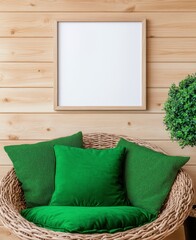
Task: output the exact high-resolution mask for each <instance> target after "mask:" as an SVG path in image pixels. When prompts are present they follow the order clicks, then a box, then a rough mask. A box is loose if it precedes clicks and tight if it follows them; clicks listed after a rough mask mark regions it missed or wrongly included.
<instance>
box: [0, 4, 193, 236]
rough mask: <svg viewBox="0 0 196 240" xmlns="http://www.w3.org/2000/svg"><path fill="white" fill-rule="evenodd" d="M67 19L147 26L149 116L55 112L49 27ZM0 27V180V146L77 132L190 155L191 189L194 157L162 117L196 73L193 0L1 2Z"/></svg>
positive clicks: (3, 160) (2, 167)
mask: <svg viewBox="0 0 196 240" xmlns="http://www.w3.org/2000/svg"><path fill="white" fill-rule="evenodd" d="M71 12H75V13H78V12H82V14H85V12H91V13H92V15H93V14H94V12H97V13H98V14H107V12H109V13H110V14H112V13H115V14H118V15H119V16H121V15H127V16H131V17H133V18H137V17H142V18H146V19H147V111H138V112H137V111H132V112H121V113H120V112H110V113H108V112H98V113H97V112H55V111H54V110H53V81H54V72H53V71H54V65H53V37H54V34H53V20H54V19H56V18H59V17H61V18H66V17H67V16H68V15H69V14H71ZM76 17H77V15H76ZM0 24H1V27H0V176H3V175H4V174H5V173H6V172H7V170H8V169H10V167H11V162H10V160H9V159H8V157H7V156H6V154H5V153H4V150H3V146H4V145H11V144H21V143H32V142H36V141H41V140H45V139H50V138H57V137H61V136H65V135H68V134H72V133H75V132H76V131H79V130H82V131H83V132H86V133H88V132H108V133H117V134H118V133H120V134H125V135H130V136H132V137H136V138H142V139H145V140H148V141H150V142H152V143H154V144H157V145H158V146H160V147H162V148H163V149H164V150H165V151H167V152H168V153H169V154H173V155H175V154H181V155H190V156H191V160H190V162H189V163H188V164H187V165H186V167H185V168H186V169H187V170H188V171H189V173H190V175H191V176H192V177H193V179H194V182H195V183H196V150H195V148H185V149H184V150H182V149H180V148H179V147H178V145H177V144H176V143H172V142H171V141H170V138H169V134H168V133H167V132H166V131H165V127H164V125H163V117H164V112H163V110H162V108H163V103H164V101H165V100H166V98H167V92H168V88H169V87H170V85H171V84H172V83H178V82H179V81H180V80H182V79H183V78H184V77H185V76H186V75H187V74H190V73H193V72H195V71H196V1H195V0H168V1H165V0H163V1H159V0H126V1H125V0H77V1H72V0H50V1H47V0H23V1H17V0H6V1H3V0H0ZM179 239H180V237H179Z"/></svg>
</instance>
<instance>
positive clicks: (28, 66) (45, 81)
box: [0, 63, 54, 88]
mask: <svg viewBox="0 0 196 240" xmlns="http://www.w3.org/2000/svg"><path fill="white" fill-rule="evenodd" d="M53 76H54V73H53V64H52V63H1V64H0V88H1V87H3V88H5V87H10V88H13V87H20V88H22V87H52V86H53Z"/></svg>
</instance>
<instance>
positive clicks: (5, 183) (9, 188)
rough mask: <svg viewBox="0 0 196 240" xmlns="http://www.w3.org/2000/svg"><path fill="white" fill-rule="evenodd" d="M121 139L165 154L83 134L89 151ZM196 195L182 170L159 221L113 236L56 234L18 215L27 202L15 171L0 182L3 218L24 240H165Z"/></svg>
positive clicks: (109, 136)
mask: <svg viewBox="0 0 196 240" xmlns="http://www.w3.org/2000/svg"><path fill="white" fill-rule="evenodd" d="M120 137H124V138H125V139H127V140H128V141H132V142H136V143H138V144H139V145H144V146H146V147H149V148H151V149H154V150H155V151H159V152H163V151H162V150H161V149H159V148H158V147H156V146H152V145H150V144H149V143H146V142H143V141H140V140H136V139H131V138H129V137H125V136H117V135H112V134H100V133H95V134H84V144H85V147H86V148H98V149H103V148H111V147H114V146H115V145H116V143H117V142H118V140H119V138H120ZM193 196H194V191H193V187H192V181H191V179H190V177H189V176H188V175H187V174H186V173H185V172H184V171H183V170H180V171H179V173H178V175H177V178H176V180H175V182H174V184H173V187H172V189H171V192H170V194H169V196H168V199H167V200H166V202H165V204H164V206H163V207H162V210H161V212H160V214H159V216H158V218H157V219H156V220H155V221H153V222H151V223H148V224H145V225H143V226H141V227H137V228H134V229H131V230H128V231H124V232H118V233H114V234H108V233H106V234H103V233H102V234H72V233H62V232H54V231H51V230H47V229H44V228H40V227H37V226H36V225H35V224H33V223H30V222H28V221H27V220H25V219H24V218H23V217H22V216H21V215H20V213H19V212H20V210H21V209H24V208H25V203H24V198H23V194H22V190H21V187H20V184H19V182H18V180H17V178H16V175H15V172H14V169H12V170H11V171H10V172H9V173H8V174H7V175H6V176H5V177H4V178H3V179H2V181H1V186H0V216H1V219H2V222H3V224H4V225H5V226H6V227H7V228H9V230H10V231H11V232H13V233H14V234H15V235H16V236H18V237H19V238H21V239H24V240H65V239H66V240H68V239H69V240H70V239H74V240H84V239H86V240H97V239H102V240H106V239H107V240H110V239H114V240H119V239H122V240H128V239H129V240H136V239H137V240H138V239H146V240H153V239H157V240H158V239H164V238H165V237H166V236H168V235H170V234H171V233H172V232H174V231H175V230H176V229H178V228H179V226H180V225H182V224H183V222H184V220H185V219H186V218H187V216H188V215H189V213H190V211H191V207H192V203H193Z"/></svg>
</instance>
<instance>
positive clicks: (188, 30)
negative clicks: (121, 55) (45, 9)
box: [0, 12, 196, 37]
mask: <svg viewBox="0 0 196 240" xmlns="http://www.w3.org/2000/svg"><path fill="white" fill-rule="evenodd" d="M88 14H89V15H91V16H92V20H93V17H94V13H90V12H89V13H88ZM73 15H74V19H75V20H78V19H79V18H81V16H82V15H83V16H85V15H86V13H69V12H68V13H36V12H34V13H17V12H14V13H12V12H11V13H1V14H0V22H1V28H0V37H53V36H54V34H53V33H54V32H53V22H54V21H55V20H56V19H59V18H61V19H64V20H66V19H67V18H70V16H73ZM96 15H99V16H100V18H102V17H104V18H107V19H108V20H109V19H111V18H112V17H113V15H115V16H116V18H119V19H122V18H125V19H129V20H130V19H147V27H148V31H147V36H148V37H193V36H194V37H196V13H195V12H190V13H189V14H187V13H178V12H176V13H168V12H162V13H148V12H143V13H141V12H140V13H137V12H133V13H127V12H123V13H116V12H115V13H110V14H108V13H103V12H101V13H100V12H99V13H96Z"/></svg>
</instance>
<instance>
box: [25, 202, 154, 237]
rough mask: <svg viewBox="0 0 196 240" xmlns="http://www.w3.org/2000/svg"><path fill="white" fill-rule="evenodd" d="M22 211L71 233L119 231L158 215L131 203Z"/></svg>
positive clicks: (31, 218)
mask: <svg viewBox="0 0 196 240" xmlns="http://www.w3.org/2000/svg"><path fill="white" fill-rule="evenodd" d="M21 214H22V216H23V217H24V218H26V219H27V220H28V221H30V222H33V223H34V224H36V225H37V226H39V227H44V228H47V229H50V230H53V231H59V232H71V233H104V232H108V233H115V232H118V231H124V230H128V229H131V228H134V227H137V226H141V225H143V224H145V223H147V222H150V221H152V220H154V219H155V217H156V216H155V215H153V214H151V213H149V212H147V211H146V210H144V209H141V208H137V207H131V206H113V207H74V206H44V207H35V208H29V209H25V210H23V211H22V212H21Z"/></svg>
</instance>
